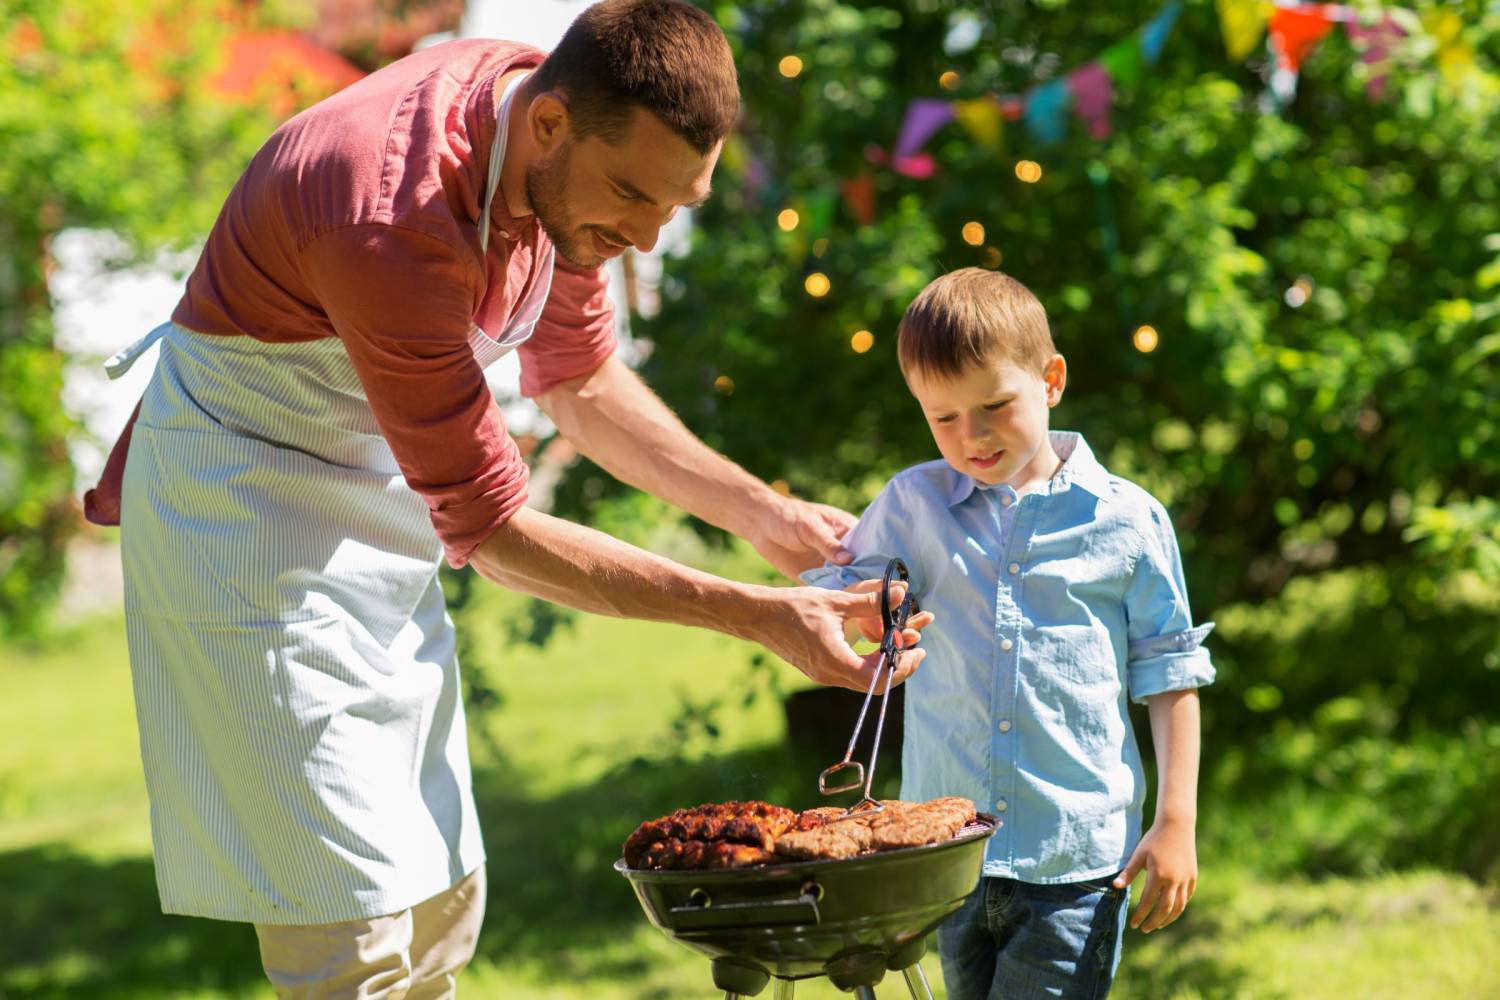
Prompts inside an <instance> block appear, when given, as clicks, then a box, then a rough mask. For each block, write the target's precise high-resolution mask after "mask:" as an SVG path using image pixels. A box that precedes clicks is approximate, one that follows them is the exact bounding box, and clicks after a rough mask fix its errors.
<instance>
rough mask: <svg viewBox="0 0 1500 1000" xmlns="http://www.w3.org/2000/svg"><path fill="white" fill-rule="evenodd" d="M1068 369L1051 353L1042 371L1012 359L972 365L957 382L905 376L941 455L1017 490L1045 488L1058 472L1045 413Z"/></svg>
mask: <svg viewBox="0 0 1500 1000" xmlns="http://www.w3.org/2000/svg"><path fill="white" fill-rule="evenodd" d="M1067 377H1068V368H1067V364H1066V362H1064V361H1063V357H1062V355H1061V354H1054V355H1053V356H1052V359H1051V360H1050V361H1048V362H1047V366H1046V368H1045V370H1044V371H1043V372H1042V373H1040V374H1039V373H1037V372H1036V371H1034V370H1031V369H1028V368H1021V367H1018V366H1017V365H1016V364H1015V363H1014V362H1011V361H994V362H989V363H986V364H984V365H971V366H969V367H967V368H966V369H964V371H963V373H962V374H960V375H958V376H957V377H954V378H943V377H941V376H924V375H923V374H921V373H920V372H916V371H912V372H908V373H907V376H906V384H907V385H908V386H910V388H911V391H912V395H914V396H916V397H917V402H918V403H920V404H921V406H922V413H923V414H924V415H925V416H926V417H927V426H928V427H930V428H932V438H933V440H934V441H936V442H937V446H938V451H940V452H942V454H943V458H945V459H947V461H948V464H949V465H951V466H953V467H954V468H955V469H957V470H958V471H959V472H962V473H966V474H967V475H970V476H973V477H974V478H975V479H977V480H979V481H980V482H982V483H987V484H989V485H992V486H993V485H996V484H999V483H1008V484H1010V486H1011V487H1012V488H1013V489H1016V490H1018V491H1019V490H1022V489H1023V488H1025V487H1028V486H1034V485H1036V484H1037V483H1040V482H1045V481H1046V480H1047V479H1048V478H1050V477H1051V475H1052V473H1053V472H1054V471H1056V468H1057V461H1058V459H1057V455H1056V453H1055V452H1053V450H1052V445H1051V442H1050V440H1049V439H1048V437H1047V411H1048V409H1050V408H1051V407H1054V406H1056V405H1057V402H1058V400H1060V399H1062V393H1063V387H1064V386H1065V385H1066V384H1067Z"/></svg>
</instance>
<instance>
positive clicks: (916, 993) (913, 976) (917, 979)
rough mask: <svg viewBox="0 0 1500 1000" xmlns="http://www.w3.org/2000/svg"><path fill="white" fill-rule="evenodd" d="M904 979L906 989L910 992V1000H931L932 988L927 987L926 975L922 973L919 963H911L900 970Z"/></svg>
mask: <svg viewBox="0 0 1500 1000" xmlns="http://www.w3.org/2000/svg"><path fill="white" fill-rule="evenodd" d="M901 974H902V975H903V976H905V977H906V988H907V989H908V990H909V991H910V992H911V997H912V1000H933V998H932V987H931V986H928V985H927V974H926V973H925V972H923V971H922V965H921V963H919V962H913V963H912V964H911V965H908V966H907V967H906V968H904V969H902V970H901Z"/></svg>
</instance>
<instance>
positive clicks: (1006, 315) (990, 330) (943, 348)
mask: <svg viewBox="0 0 1500 1000" xmlns="http://www.w3.org/2000/svg"><path fill="white" fill-rule="evenodd" d="M1056 353H1057V348H1055V347H1053V346H1052V332H1051V331H1050V330H1049V329H1048V328H1047V312H1046V310H1044V309H1043V308H1042V304H1041V303H1040V302H1038V301H1037V297H1036V296H1035V295H1033V294H1031V290H1030V289H1028V288H1027V287H1026V286H1025V285H1023V284H1021V283H1020V282H1019V281H1017V280H1016V279H1015V278H1012V277H1011V276H1010V275H1008V274H1002V273H1001V272H999V271H987V270H985V269H984V268H980V267H966V268H963V269H962V270H958V271H952V272H949V273H948V274H945V275H943V276H942V277H941V278H938V279H936V280H935V281H933V282H932V283H930V284H929V285H928V286H927V287H926V288H924V289H922V293H921V294H920V295H918V296H917V297H916V299H915V300H913V301H912V304H911V305H909V306H907V307H906V314H905V315H904V316H902V317H901V328H900V331H899V333H898V334H897V338H896V357H897V358H898V359H899V361H900V363H901V370H902V371H903V372H905V373H907V374H908V375H909V374H911V373H912V372H916V373H918V374H920V375H923V376H926V377H934V376H935V377H938V378H957V377H958V376H960V375H962V374H963V373H964V372H965V370H967V369H969V368H972V367H975V366H979V365H985V364H993V363H994V362H995V361H996V360H997V359H1003V360H1006V361H1010V362H1012V363H1014V364H1015V365H1016V366H1017V367H1020V368H1025V369H1028V370H1030V371H1034V372H1037V373H1041V372H1042V371H1044V370H1045V369H1046V367H1047V362H1048V361H1050V360H1052V356H1053V355H1054V354H1056Z"/></svg>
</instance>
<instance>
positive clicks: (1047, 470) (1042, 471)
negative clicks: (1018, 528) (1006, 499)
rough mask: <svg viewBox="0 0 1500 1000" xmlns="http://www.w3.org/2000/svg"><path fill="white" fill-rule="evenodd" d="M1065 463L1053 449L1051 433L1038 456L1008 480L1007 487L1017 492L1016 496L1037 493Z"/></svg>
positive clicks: (1038, 451) (1039, 450)
mask: <svg viewBox="0 0 1500 1000" xmlns="http://www.w3.org/2000/svg"><path fill="white" fill-rule="evenodd" d="M1064 461H1065V460H1064V459H1063V458H1062V457H1061V456H1060V455H1058V453H1057V450H1056V449H1055V448H1053V447H1052V435H1051V434H1050V433H1049V434H1048V435H1047V438H1046V440H1045V441H1043V443H1042V446H1041V448H1039V449H1037V453H1036V456H1035V457H1034V458H1032V460H1031V461H1030V462H1027V463H1026V467H1025V468H1024V469H1022V470H1021V471H1020V472H1018V473H1016V474H1015V475H1014V476H1012V477H1011V478H1010V479H1009V480H1007V481H1006V484H1005V485H1007V486H1009V487H1010V488H1011V489H1013V490H1015V491H1016V496H1025V495H1026V494H1028V493H1035V492H1036V491H1037V490H1040V489H1041V488H1042V487H1043V486H1045V485H1046V484H1047V483H1049V482H1051V481H1052V477H1053V476H1055V475H1057V474H1058V472H1059V471H1061V470H1062V467H1063V462H1064Z"/></svg>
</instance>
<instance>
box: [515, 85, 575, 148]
mask: <svg viewBox="0 0 1500 1000" xmlns="http://www.w3.org/2000/svg"><path fill="white" fill-rule="evenodd" d="M526 123H527V125H528V126H529V127H530V129H531V139H532V141H533V142H534V143H536V145H537V148H538V149H540V150H541V151H542V152H543V153H550V152H552V151H553V150H554V149H556V148H557V147H558V146H561V145H562V144H563V143H564V142H566V141H567V139H568V134H569V132H570V131H571V129H572V122H571V121H570V120H569V118H568V103H567V101H566V100H564V99H563V96H562V95H561V94H559V93H557V91H555V90H548V91H544V92H542V93H540V94H538V95H536V96H535V97H533V98H532V99H531V106H530V107H529V108H527V110H526Z"/></svg>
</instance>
